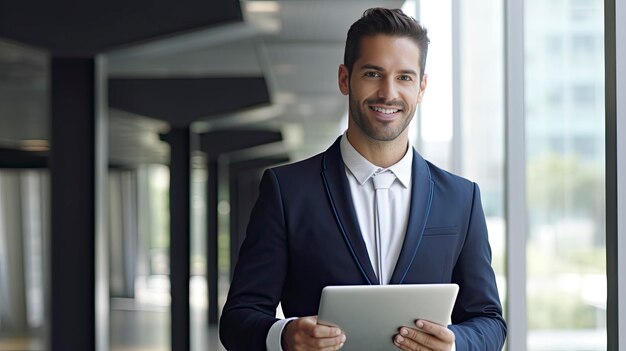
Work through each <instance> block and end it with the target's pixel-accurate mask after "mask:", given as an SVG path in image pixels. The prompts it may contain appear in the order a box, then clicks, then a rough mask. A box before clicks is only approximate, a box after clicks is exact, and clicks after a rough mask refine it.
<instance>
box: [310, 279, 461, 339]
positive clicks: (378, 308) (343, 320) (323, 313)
mask: <svg viewBox="0 0 626 351" xmlns="http://www.w3.org/2000/svg"><path fill="white" fill-rule="evenodd" d="M458 291H459V286H458V285H456V284H417V285H346V286H327V287H325V288H324V289H323V290H322V298H321V300H320V308H319V313H318V317H317V321H318V323H319V324H324V325H329V326H336V327H339V328H341V330H343V332H344V333H345V334H346V343H345V344H344V347H343V348H342V350H346V351H350V350H397V348H396V347H395V346H394V345H393V336H394V335H396V334H397V333H398V328H399V327H401V326H407V327H412V328H415V321H416V320H417V319H424V320H428V321H431V322H435V323H438V324H441V325H448V324H450V315H451V314H452V308H453V307H454V302H455V301H456V295H457V293H458Z"/></svg>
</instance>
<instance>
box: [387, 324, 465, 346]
mask: <svg viewBox="0 0 626 351" xmlns="http://www.w3.org/2000/svg"><path fill="white" fill-rule="evenodd" d="M415 326H416V327H417V328H407V327H401V328H400V329H399V332H398V334H396V336H395V337H394V338H393V344H394V345H396V346H397V347H398V348H400V349H401V350H404V351H450V350H451V349H452V347H453V346H454V333H453V332H452V331H451V330H450V329H448V328H446V327H444V326H442V325H439V324H436V323H432V322H428V321H423V320H418V321H416V322H415Z"/></svg>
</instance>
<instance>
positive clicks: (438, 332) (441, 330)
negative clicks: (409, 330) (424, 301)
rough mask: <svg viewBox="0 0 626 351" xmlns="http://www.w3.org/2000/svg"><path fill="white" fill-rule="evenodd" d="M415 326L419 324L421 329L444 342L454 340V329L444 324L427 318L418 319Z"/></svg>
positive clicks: (418, 326)
mask: <svg viewBox="0 0 626 351" xmlns="http://www.w3.org/2000/svg"><path fill="white" fill-rule="evenodd" d="M415 326H417V328H418V329H419V330H421V331H423V332H425V333H427V334H430V335H432V336H434V337H436V338H437V339H439V340H441V341H443V342H446V343H450V342H454V339H455V338H454V333H453V332H452V330H450V329H448V328H447V327H445V326H443V325H440V324H437V323H433V322H429V321H425V320H417V321H416V322H415Z"/></svg>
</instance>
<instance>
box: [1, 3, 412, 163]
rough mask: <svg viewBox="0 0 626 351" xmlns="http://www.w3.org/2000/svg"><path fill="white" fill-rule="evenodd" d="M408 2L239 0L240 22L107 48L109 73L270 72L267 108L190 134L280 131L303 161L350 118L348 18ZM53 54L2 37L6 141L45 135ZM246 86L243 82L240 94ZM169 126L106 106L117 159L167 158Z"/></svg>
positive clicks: (220, 118) (207, 121)
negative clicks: (343, 76) (341, 77)
mask: <svg viewBox="0 0 626 351" xmlns="http://www.w3.org/2000/svg"><path fill="white" fill-rule="evenodd" d="M402 3H403V1H395V0H393V1H392V0H385V1H358V0H342V1H330V0H327V1H320V0H290V1H241V2H240V6H241V11H242V18H243V21H242V22H238V23H232V22H230V23H225V24H222V25H218V26H213V27H211V28H201V29H198V30H195V31H188V32H185V33H183V34H179V35H175V36H169V37H165V38H161V39H158V40H152V41H149V42H145V43H143V44H138V45H133V46H126V47H124V48H122V49H119V48H114V49H107V50H105V51H104V56H105V57H106V61H107V71H108V75H109V77H110V78H112V79H118V80H124V79H129V78H139V79H155V78H159V79H163V78H176V79H180V78H228V77H240V78H246V77H264V78H265V81H266V83H267V87H268V90H269V95H270V101H271V104H270V105H269V106H268V105H267V104H265V105H263V106H261V107H258V108H252V109H250V108H249V109H246V110H243V111H240V112H229V113H223V114H217V115H210V116H206V117H202V118H199V119H198V120H197V121H196V122H194V123H193V124H192V130H194V131H197V132H206V131H209V130H219V129H253V128H254V129H258V128H265V129H270V130H281V131H283V134H284V135H285V140H286V142H285V143H284V144H285V145H284V146H283V147H282V149H281V148H278V149H277V151H276V152H285V151H288V152H289V153H290V154H291V156H292V159H299V158H302V157H306V156H308V155H311V154H314V153H316V152H319V151H320V150H322V149H323V148H325V147H327V146H328V145H329V144H330V142H331V141H332V140H334V139H335V138H336V137H337V136H338V135H339V134H340V133H341V132H342V131H343V129H344V128H345V125H346V123H347V122H346V121H345V118H346V117H345V116H346V113H347V112H346V111H347V99H346V98H345V97H344V96H343V95H341V94H340V93H339V90H338V88H337V68H338V65H339V64H340V63H341V62H342V61H343V47H344V41H345V36H346V33H347V30H348V28H349V26H350V24H351V23H352V22H354V21H355V20H356V19H357V18H359V17H360V16H361V14H362V13H363V11H364V10H365V9H367V8H369V7H374V6H384V7H393V8H397V7H401V6H402ZM49 56H50V52H49V51H47V50H42V49H35V48H32V47H26V46H24V45H22V44H20V45H17V44H16V43H14V42H9V41H6V40H2V39H1V38H0V147H7V146H8V147H16V146H17V147H22V146H23V145H24V142H23V141H24V140H33V139H35V140H42V139H43V140H46V139H47V134H48V132H47V130H48V123H47V112H48V111H47V106H48V101H47V90H46V89H47V64H48V57H49ZM245 89H246V85H245V84H242V86H241V87H240V90H241V92H245ZM235 91H237V89H235ZM167 129H168V124H167V123H165V122H162V121H159V120H156V119H153V118H150V117H149V116H142V115H139V114H133V113H129V112H127V111H126V112H125V111H122V110H119V109H110V110H109V139H110V142H109V145H110V150H109V153H110V158H111V160H112V162H116V163H120V164H137V163H150V162H159V163H162V162H166V161H167V159H168V157H169V156H168V152H169V148H168V146H167V144H165V143H163V142H162V141H160V139H159V137H158V133H160V132H164V131H166V130H167ZM268 152H271V151H268Z"/></svg>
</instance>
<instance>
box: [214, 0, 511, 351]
mask: <svg viewBox="0 0 626 351" xmlns="http://www.w3.org/2000/svg"><path fill="white" fill-rule="evenodd" d="M428 43H429V40H428V36H427V33H426V30H425V29H424V28H423V27H422V26H420V25H419V24H418V23H417V22H416V21H415V20H414V19H412V18H410V17H408V16H406V15H405V14H404V13H402V11H400V10H390V9H382V8H374V9H370V10H367V11H365V13H364V14H363V17H362V18H360V19H359V20H358V21H356V22H355V23H354V24H353V25H352V26H351V27H350V30H349V31H348V38H347V41H346V49H345V55H344V64H342V65H340V66H339V74H338V76H339V89H340V91H341V92H342V93H343V94H344V95H347V96H348V100H349V123H348V129H347V131H346V133H344V134H343V135H342V136H340V137H339V138H338V139H337V141H336V142H335V143H334V144H333V145H332V146H331V147H330V148H329V149H328V150H326V151H325V152H323V153H321V154H319V155H316V156H314V157H312V158H310V159H307V160H304V161H301V162H298V163H294V164H291V165H287V166H281V167H277V168H273V169H269V170H267V171H266V172H265V174H264V175H263V179H262V181H261V185H260V193H259V198H258V200H257V203H256V205H255V207H254V210H253V212H252V215H251V218H250V224H249V226H248V231H247V236H246V239H245V241H244V243H243V245H242V247H241V252H240V255H239V262H238V263H237V266H236V268H235V273H234V276H233V281H232V284H231V288H230V291H229V295H228V300H227V302H226V305H225V307H224V310H223V313H222V318H221V324H220V338H221V340H222V342H223V344H224V345H225V346H226V348H227V349H229V350H246V351H248V350H266V349H267V350H289V351H299V350H338V349H340V348H342V347H343V346H344V345H345V344H346V343H348V344H349V342H350V336H349V335H345V334H344V333H343V332H342V330H341V329H339V328H334V327H328V326H324V325H319V324H317V320H316V316H315V314H316V313H317V311H318V307H319V301H320V295H321V291H322V289H323V288H324V287H325V286H328V285H368V284H369V285H374V284H425V283H456V284H458V285H459V287H460V291H459V295H458V298H457V301H456V304H455V307H454V310H453V312H452V325H450V326H443V325H437V324H434V323H430V322H428V321H423V320H416V321H415V325H414V326H412V327H410V328H409V327H401V326H398V330H397V334H396V335H393V336H390V338H389V347H390V349H394V348H395V349H401V350H453V349H455V348H456V350H459V351H461V350H500V349H501V348H502V345H503V344H504V340H505V337H506V324H505V322H504V319H503V318H502V308H501V305H500V300H499V296H498V291H497V288H496V283H495V277H494V273H493V269H492V268H491V249H490V247H489V242H488V237H487V228H486V224H485V218H484V214H483V210H482V205H481V201H480V192H479V190H478V186H477V185H476V184H475V183H473V182H470V181H468V180H466V179H463V178H461V177H458V176H455V175H453V174H450V173H448V172H446V171H444V170H441V169H439V168H437V167H436V166H434V165H433V164H431V163H429V162H427V161H425V160H424V159H423V158H422V157H421V156H420V155H419V154H418V153H417V152H416V151H415V150H414V149H413V148H412V147H411V146H410V145H409V138H408V128H407V127H408V125H409V122H410V121H411V119H412V118H413V115H414V114H415V110H416V108H417V105H418V104H419V103H420V102H421V101H422V97H423V95H424V91H425V90H426V85H427V75H426V74H425V73H424V68H425V64H426V55H427V52H428ZM382 204H385V206H382ZM279 302H281V303H282V308H283V311H284V313H285V316H287V317H288V318H287V319H282V320H279V319H277V318H276V317H275V310H276V306H277V305H278V303H279Z"/></svg>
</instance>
